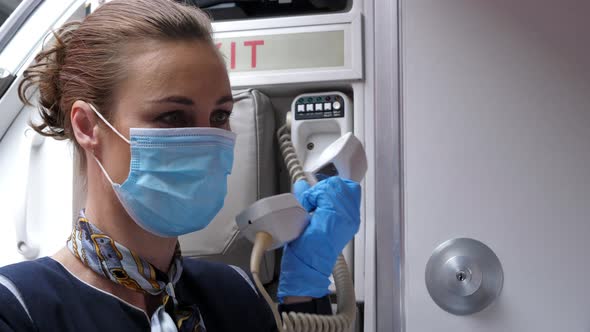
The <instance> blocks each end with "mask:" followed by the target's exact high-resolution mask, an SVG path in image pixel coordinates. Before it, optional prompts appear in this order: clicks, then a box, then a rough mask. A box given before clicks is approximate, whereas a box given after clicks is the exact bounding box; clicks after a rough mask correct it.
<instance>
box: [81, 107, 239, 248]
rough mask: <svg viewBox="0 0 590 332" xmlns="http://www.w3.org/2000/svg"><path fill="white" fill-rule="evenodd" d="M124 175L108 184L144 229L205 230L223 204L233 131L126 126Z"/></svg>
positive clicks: (160, 231) (166, 233)
mask: <svg viewBox="0 0 590 332" xmlns="http://www.w3.org/2000/svg"><path fill="white" fill-rule="evenodd" d="M90 107H91V108H92V110H93V111H94V112H95V113H96V114H97V116H98V117H99V118H101V119H102V121H104V122H105V124H107V125H108V126H109V127H110V128H111V129H112V130H113V131H114V132H115V133H116V134H117V135H119V137H121V138H122V139H123V140H124V141H125V142H127V143H129V145H130V146H131V165H130V166H129V175H128V177H127V180H125V182H123V183H122V184H118V183H115V182H113V181H112V180H111V178H110V176H109V175H108V173H107V172H106V170H105V169H104V167H103V166H102V164H101V163H100V161H99V160H98V159H97V158H96V156H95V157H94V159H95V160H96V162H97V163H98V165H99V166H100V168H101V169H102V172H103V173H104V175H105V176H106V178H107V179H108V180H109V182H110V183H111V184H112V186H113V189H114V191H115V193H116V194H117V197H118V198H119V201H120V202H121V204H122V205H123V207H124V208H125V210H126V211H127V213H128V214H129V216H131V218H132V219H133V220H134V221H135V222H136V223H137V224H138V225H139V226H141V227H142V228H143V229H145V230H147V231H148V232H151V233H153V234H156V235H159V236H163V237H175V236H179V235H183V234H187V233H190V232H194V231H198V230H201V229H203V228H205V227H206V226H207V225H209V223H210V222H211V220H213V218H214V217H215V215H217V213H218V212H219V210H221V208H222V207H223V201H224V199H225V195H226V193H227V176H228V175H229V174H230V173H231V169H232V164H233V154H234V144H235V137H236V135H235V134H234V133H232V132H230V131H227V130H223V129H218V128H171V129H164V128H131V129H130V139H129V140H127V138H125V136H123V135H121V133H119V132H118V131H117V130H116V129H115V128H114V127H113V126H112V125H111V124H110V123H109V122H108V121H106V119H105V118H104V117H103V116H102V115H101V114H100V113H99V112H98V111H97V110H96V109H95V108H94V107H93V106H92V105H90Z"/></svg>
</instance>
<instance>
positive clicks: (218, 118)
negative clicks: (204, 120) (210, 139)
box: [209, 110, 231, 127]
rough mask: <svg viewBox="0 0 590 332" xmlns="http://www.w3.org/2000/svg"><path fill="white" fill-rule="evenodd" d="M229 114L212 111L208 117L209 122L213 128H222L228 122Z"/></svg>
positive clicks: (227, 112)
mask: <svg viewBox="0 0 590 332" xmlns="http://www.w3.org/2000/svg"><path fill="white" fill-rule="evenodd" d="M230 116H231V112H229V111H221V110H219V111H214V112H213V113H211V116H210V117H209V122H210V123H211V126H213V127H223V126H225V125H227V123H228V122H229V118H230Z"/></svg>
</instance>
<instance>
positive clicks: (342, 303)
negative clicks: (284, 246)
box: [250, 113, 356, 332]
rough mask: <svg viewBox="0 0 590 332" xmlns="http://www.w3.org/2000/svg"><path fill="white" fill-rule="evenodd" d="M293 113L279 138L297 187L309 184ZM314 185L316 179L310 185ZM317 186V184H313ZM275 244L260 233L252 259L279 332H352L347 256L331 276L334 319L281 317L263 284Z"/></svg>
mask: <svg viewBox="0 0 590 332" xmlns="http://www.w3.org/2000/svg"><path fill="white" fill-rule="evenodd" d="M289 121H290V113H288V114H287V123H286V124H285V125H284V126H282V127H281V128H279V130H278V131H277V137H278V139H279V147H280V150H281V153H282V154H283V158H284V159H285V164H286V165H287V169H288V170H289V175H290V177H291V181H292V182H293V183H294V182H296V181H298V180H306V181H309V180H308V179H307V177H306V176H305V173H304V172H303V167H302V166H301V163H300V161H299V159H298V158H297V154H296V153H295V149H294V148H293V143H292V141H291V135H290V133H289V131H290V122H289ZM310 182H315V178H314V179H313V180H312V181H310ZM314 184H315V183H314ZM272 242H273V240H272V237H271V236H270V234H268V233H266V232H259V233H258V234H256V240H255V242H254V248H253V249H252V256H251V259H250V270H251V272H252V276H253V279H254V282H255V284H256V287H257V288H258V291H259V292H260V293H261V294H262V296H263V297H264V299H265V300H266V301H267V302H268V305H269V306H270V308H271V309H272V312H273V315H274V317H275V321H276V323H277V328H278V330H279V331H280V332H344V331H347V332H348V331H351V330H352V325H353V324H354V321H355V318H356V296H355V293H354V284H353V282H352V277H351V275H350V272H349V270H348V265H347V264H346V260H345V259H344V256H342V254H340V256H339V257H338V260H337V261H336V265H335V266H334V270H333V271H332V274H333V276H334V283H335V285H336V295H337V304H338V307H337V313H336V314H335V315H317V314H307V313H296V312H288V313H287V312H283V313H282V315H280V314H279V311H278V306H277V304H276V303H274V302H273V301H272V299H271V298H270V296H269V295H268V293H267V292H266V289H265V288H264V286H263V285H262V282H261V281H260V277H259V272H260V262H261V259H262V256H263V255H264V253H265V252H266V250H267V249H268V248H270V246H271V244H272Z"/></svg>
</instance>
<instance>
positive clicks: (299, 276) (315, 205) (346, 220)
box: [278, 176, 361, 302]
mask: <svg viewBox="0 0 590 332" xmlns="http://www.w3.org/2000/svg"><path fill="white" fill-rule="evenodd" d="M294 191H295V192H294V194H295V196H296V197H297V199H298V200H299V202H300V203H301V205H302V206H303V207H304V208H305V209H306V210H307V211H309V212H313V215H312V217H311V221H310V223H309V225H308V226H307V228H306V229H305V230H304V231H303V233H302V234H301V236H300V237H299V238H297V239H296V240H294V241H292V242H291V243H289V244H287V245H286V246H285V248H284V251H283V260H282V263H281V276H280V279H279V290H278V297H279V300H280V301H281V302H283V298H284V297H285V296H311V297H314V298H320V297H322V296H325V295H327V294H328V292H329V291H328V286H329V285H330V280H329V276H330V274H331V273H332V269H333V268H334V264H336V259H337V258H338V255H339V254H340V253H341V252H342V250H343V249H344V246H346V244H347V243H348V242H349V241H350V240H352V238H353V237H354V235H355V234H356V233H357V232H358V230H359V225H360V204H361V187H360V185H359V184H358V183H356V182H354V181H351V180H346V179H342V178H340V177H336V176H334V177H330V178H328V179H326V180H323V181H321V182H319V183H318V184H317V185H315V186H314V187H312V188H310V187H309V185H308V184H307V182H305V181H298V182H296V183H295V185H294Z"/></svg>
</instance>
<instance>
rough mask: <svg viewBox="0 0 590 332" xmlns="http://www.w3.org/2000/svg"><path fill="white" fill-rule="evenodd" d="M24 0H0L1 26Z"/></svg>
mask: <svg viewBox="0 0 590 332" xmlns="http://www.w3.org/2000/svg"><path fill="white" fill-rule="evenodd" d="M21 2H22V0H0V26H2V25H4V22H6V19H8V16H10V14H12V12H13V11H14V10H15V9H16V7H18V5H20V3H21Z"/></svg>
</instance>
